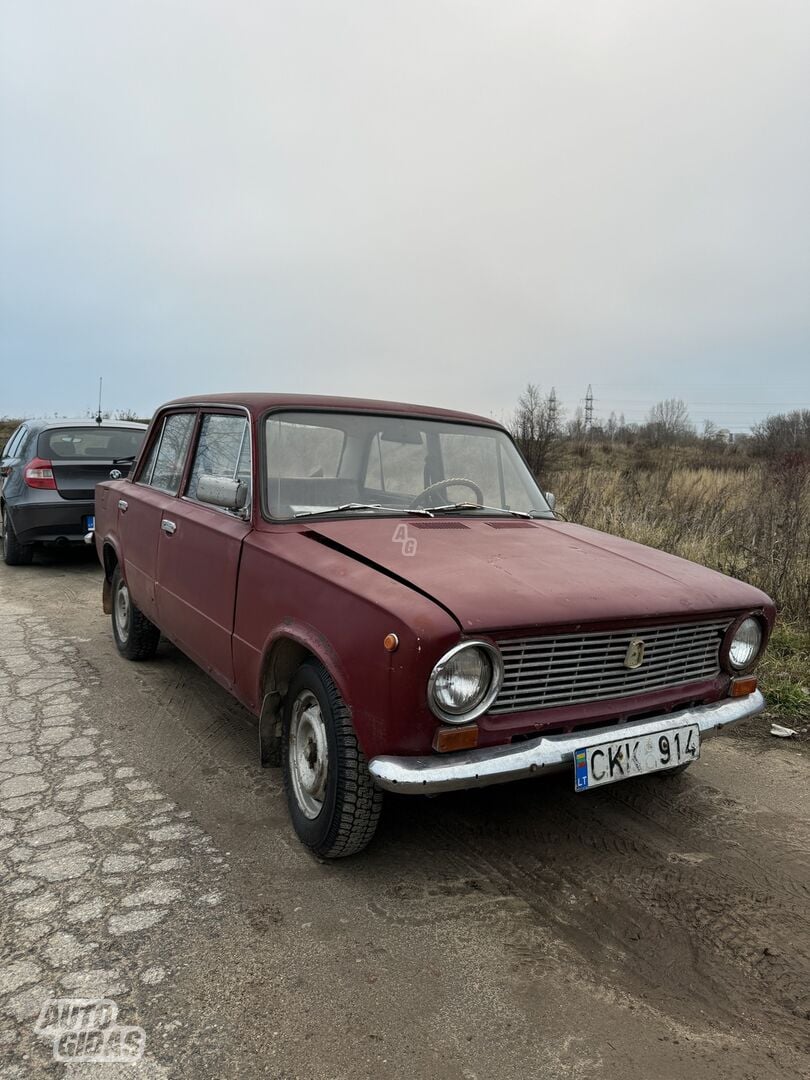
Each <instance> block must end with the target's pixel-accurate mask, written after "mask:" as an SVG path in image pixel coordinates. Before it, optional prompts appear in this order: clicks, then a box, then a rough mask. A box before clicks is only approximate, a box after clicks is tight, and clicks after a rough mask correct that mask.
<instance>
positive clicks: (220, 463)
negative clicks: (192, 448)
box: [188, 413, 250, 499]
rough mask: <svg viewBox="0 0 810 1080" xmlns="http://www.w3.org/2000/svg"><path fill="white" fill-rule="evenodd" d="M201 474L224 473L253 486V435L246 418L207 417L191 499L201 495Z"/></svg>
mask: <svg viewBox="0 0 810 1080" xmlns="http://www.w3.org/2000/svg"><path fill="white" fill-rule="evenodd" d="M201 476H224V477H227V478H228V479H229V480H244V481H245V482H246V483H247V484H248V486H249V485H250V437H249V432H248V425H247V420H246V419H245V417H243V416H227V415H224V414H221V415H216V414H212V413H209V414H207V415H206V416H204V417H203V419H202V423H201V424H200V438H199V441H198V442H197V452H196V454H195V455H194V464H193V465H192V468H191V477H190V479H189V484H188V496H189V498H191V499H196V498H197V483H198V481H199V479H200V477H201Z"/></svg>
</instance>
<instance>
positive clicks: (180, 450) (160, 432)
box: [117, 410, 197, 629]
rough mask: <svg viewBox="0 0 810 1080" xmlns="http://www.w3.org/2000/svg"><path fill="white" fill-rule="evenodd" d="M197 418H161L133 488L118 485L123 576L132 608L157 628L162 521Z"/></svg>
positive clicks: (173, 498) (179, 414) (193, 413)
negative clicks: (139, 610) (142, 614)
mask: <svg viewBox="0 0 810 1080" xmlns="http://www.w3.org/2000/svg"><path fill="white" fill-rule="evenodd" d="M196 418H197V413H196V410H191V411H188V410H187V411H184V412H175V413H168V414H166V415H165V416H164V417H163V418H162V420H160V421H158V423H157V425H155V427H154V429H153V435H152V438H151V444H150V446H149V449H148V451H147V454H146V457H145V459H144V461H143V464H142V465H141V466H140V468H139V470H138V475H137V476H136V477H135V480H134V483H131V484H130V483H127V484H121V485H117V486H119V487H120V497H119V500H118V535H119V537H120V543H121V551H122V555H123V559H124V577H125V578H126V582H127V585H128V587H129V591H130V593H131V594H132V598H133V600H134V601H135V604H136V605H137V606H138V607H139V608H140V609H141V611H142V612H143V613H144V615H146V617H147V618H148V619H151V620H152V621H153V622H155V623H156V624H157V625H158V626H161V624H160V622H159V620H158V613H157V594H156V576H157V569H158V567H157V552H158V539H159V537H160V536H161V535H162V533H161V522H162V520H163V518H164V516H166V513H167V512H168V511H167V508H168V507H171V506H173V505H175V504H176V502H177V498H176V496H177V493H178V492H179V491H180V485H181V483H182V480H183V475H184V472H185V467H186V459H187V457H188V448H189V445H190V444H191V436H192V432H193V430H194V423H195V420H196ZM161 629H163V627H162V626H161Z"/></svg>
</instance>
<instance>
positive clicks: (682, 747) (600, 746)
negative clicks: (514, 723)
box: [574, 724, 700, 791]
mask: <svg viewBox="0 0 810 1080" xmlns="http://www.w3.org/2000/svg"><path fill="white" fill-rule="evenodd" d="M699 757H700V732H699V730H698V726H697V724H689V725H688V726H687V727H678V728H670V730H669V731H658V732H656V733H655V734H654V735H640V736H639V738H637V739H620V740H618V741H616V742H606V743H597V744H595V745H594V746H583V747H582V748H581V749H580V750H575V751H574V788H575V790H576V791H587V790H588V789H589V788H594V787H600V786H601V785H602V784H615V783H616V782H617V781H618V780H629V779H630V777H631V776H643V775H644V774H645V773H653V772H661V771H662V770H663V769H673V768H674V767H675V766H676V765H683V764H685V763H686V762H689V761H696V760H697V758H699Z"/></svg>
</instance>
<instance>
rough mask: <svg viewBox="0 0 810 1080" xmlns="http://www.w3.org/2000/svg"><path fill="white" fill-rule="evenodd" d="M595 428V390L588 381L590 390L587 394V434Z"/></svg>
mask: <svg viewBox="0 0 810 1080" xmlns="http://www.w3.org/2000/svg"><path fill="white" fill-rule="evenodd" d="M592 428H593V390H592V389H591V384H590V383H588V392H587V394H586V395H585V434H586V435H588V436H589V435H590V434H591V429H592Z"/></svg>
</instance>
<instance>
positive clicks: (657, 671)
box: [490, 619, 729, 715]
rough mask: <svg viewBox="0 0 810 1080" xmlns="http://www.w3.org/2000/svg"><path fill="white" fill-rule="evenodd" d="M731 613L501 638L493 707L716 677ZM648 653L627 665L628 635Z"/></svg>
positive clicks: (574, 699) (611, 694)
mask: <svg viewBox="0 0 810 1080" xmlns="http://www.w3.org/2000/svg"><path fill="white" fill-rule="evenodd" d="M728 625H729V620H728V619H726V620H714V621H712V622H698V623H683V624H681V625H678V626H653V627H644V628H643V629H639V630H616V631H607V632H603V633H596V634H564V635H560V636H559V637H532V638H506V639H502V640H500V641H498V647H499V648H500V650H501V654H502V656H503V665H504V680H503V686H502V687H501V690H500V693H499V694H498V696H497V698H496V699H495V703H494V704H493V706H492V708H491V709H490V712H491V713H493V714H495V715H498V714H502V713H512V712H526V711H527V710H529V709H549V708H552V707H554V706H561V705H574V704H576V705H582V704H587V703H588V702H591V701H607V700H609V699H611V698H623V697H631V696H633V695H636V694H640V693H644V692H645V691H648V690H661V689H664V688H668V687H671V686H683V685H685V684H687V683H692V682H698V681H700V680H702V679H711V678H713V677H714V676H715V675H717V674H718V673H719V671H720V664H719V652H720V642H721V641H722V638H723V634H724V632H725V630H726V629H727V627H728ZM636 638H640V639H641V640H642V641H643V642H644V659H643V662H642V664H641V666H640V667H638V668H635V669H633V670H631V669H629V668H627V667H625V663H624V661H625V657H626V656H627V650H628V647H629V646H630V643H631V642H632V641H633V640H634V639H636Z"/></svg>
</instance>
